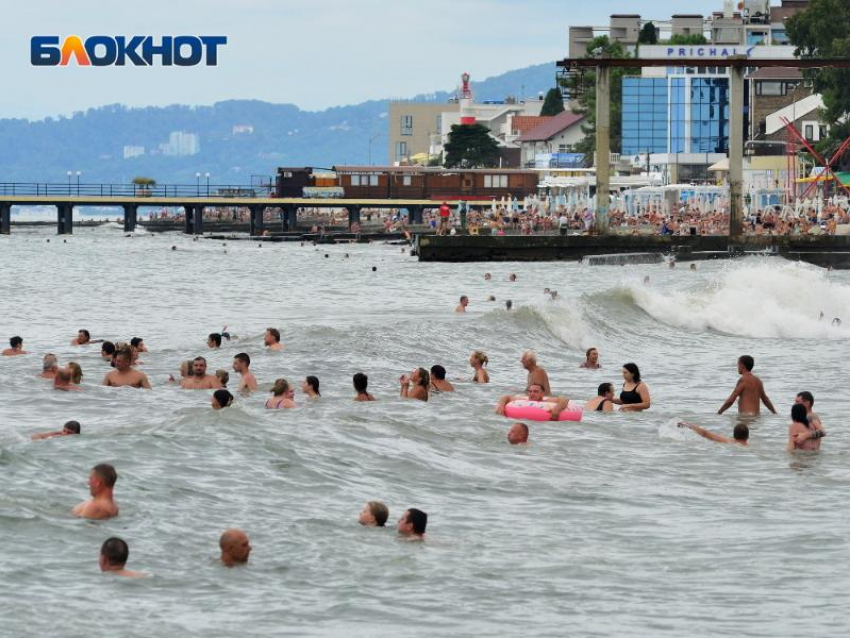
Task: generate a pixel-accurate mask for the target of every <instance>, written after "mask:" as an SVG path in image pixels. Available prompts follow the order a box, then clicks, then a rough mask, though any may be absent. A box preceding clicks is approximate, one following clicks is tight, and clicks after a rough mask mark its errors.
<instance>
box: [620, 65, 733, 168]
mask: <svg viewBox="0 0 850 638" xmlns="http://www.w3.org/2000/svg"><path fill="white" fill-rule="evenodd" d="M676 71H679V73H676ZM681 71H682V70H680V69H668V74H667V76H666V77H643V76H641V77H625V78H623V110H622V117H623V122H622V123H623V130H622V149H621V153H622V154H623V155H640V154H642V153H723V154H725V153H728V150H729V78H728V76H725V75H713V74H712V75H690V74H681Z"/></svg>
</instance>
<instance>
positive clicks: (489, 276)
mask: <svg viewBox="0 0 850 638" xmlns="http://www.w3.org/2000/svg"><path fill="white" fill-rule="evenodd" d="M492 278H493V277H492V275H490V273H489V272H485V273H484V281H490V280H491V279H492Z"/></svg>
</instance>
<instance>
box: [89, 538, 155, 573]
mask: <svg viewBox="0 0 850 638" xmlns="http://www.w3.org/2000/svg"><path fill="white" fill-rule="evenodd" d="M129 557H130V548H129V547H128V546H127V543H126V542H124V540H122V539H120V538H118V537H117V536H113V537H112V538H107V539H106V540H105V541H103V545H101V546H100V560H99V561H98V562H99V564H100V571H102V572H109V573H110V574H114V575H115V576H125V577H127V578H144V577H145V576H146V575H147V574H143V573H142V572H134V571H131V570H129V569H125V568H124V566H125V565H126V564H127V559H128V558H129Z"/></svg>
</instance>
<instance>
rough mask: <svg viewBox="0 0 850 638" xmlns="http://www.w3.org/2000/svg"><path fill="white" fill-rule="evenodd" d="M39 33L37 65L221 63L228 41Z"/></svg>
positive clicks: (33, 46)
mask: <svg viewBox="0 0 850 638" xmlns="http://www.w3.org/2000/svg"><path fill="white" fill-rule="evenodd" d="M59 40H60V38H59V36H55V35H36V36H33V37H32V39H31V41H30V60H31V62H32V65H33V66H68V64H70V62H71V60H72V59H73V60H74V61H75V62H76V64H77V66H127V65H132V66H154V64H159V65H161V66H198V65H199V64H201V63H203V64H205V65H206V66H216V65H217V64H218V47H219V46H223V45H225V44H227V36H223V35H177V36H170V35H164V36H161V37H159V38H156V39H154V37H153V36H150V35H134V36H129V37H128V36H123V35H117V36H114V37H113V36H111V35H93V36H90V37H88V38H86V39H85V41H84V40H83V39H82V38H80V37H79V36H77V35H69V36H67V37H65V39H64V40H63V41H62V44H61V45H60V44H59Z"/></svg>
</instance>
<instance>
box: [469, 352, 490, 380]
mask: <svg viewBox="0 0 850 638" xmlns="http://www.w3.org/2000/svg"><path fill="white" fill-rule="evenodd" d="M489 361H490V359H488V358H487V355H486V354H484V353H483V352H481V351H480V350H476V351H475V352H473V353H472V354H471V355H469V365H470V366H471V367H472V369H473V370H475V373H474V374H473V375H472V382H473V383H490V375H489V374H487V371H486V370H485V369H484V366H486V365H487V363H488V362H489Z"/></svg>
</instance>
